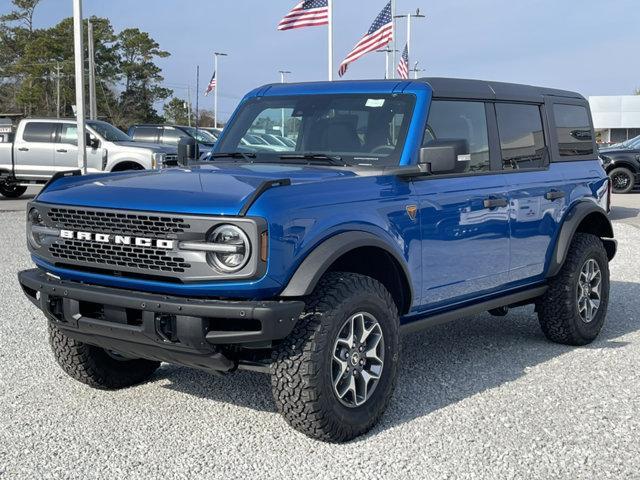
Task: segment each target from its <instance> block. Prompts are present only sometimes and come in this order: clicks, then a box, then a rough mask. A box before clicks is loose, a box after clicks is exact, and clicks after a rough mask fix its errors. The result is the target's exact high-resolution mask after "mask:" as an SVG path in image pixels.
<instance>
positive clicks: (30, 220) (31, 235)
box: [27, 208, 44, 248]
mask: <svg viewBox="0 0 640 480" xmlns="http://www.w3.org/2000/svg"><path fill="white" fill-rule="evenodd" d="M42 226H44V219H43V218H42V214H41V213H40V212H39V211H38V210H37V209H35V208H32V209H31V210H29V213H28V214H27V239H28V240H29V243H30V244H31V246H32V247H33V248H40V247H41V246H42V234H40V233H37V232H34V231H33V227H42Z"/></svg>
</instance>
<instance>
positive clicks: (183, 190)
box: [37, 163, 357, 215]
mask: <svg viewBox="0 0 640 480" xmlns="http://www.w3.org/2000/svg"><path fill="white" fill-rule="evenodd" d="M356 175H357V174H356V173H355V172H353V171H351V170H347V169H337V168H327V167H323V166H308V165H274V164H255V163H254V164H232V163H227V164H220V165H206V166H204V165H203V166H197V167H192V168H190V169H180V168H170V169H165V170H145V171H140V172H123V173H114V174H107V175H101V174H98V175H89V176H85V177H81V176H77V177H66V178H62V179H60V180H58V181H57V182H56V183H54V184H52V185H51V186H50V187H49V188H48V189H46V190H45V191H43V192H42V193H41V194H40V195H39V196H38V198H37V200H38V201H39V202H44V203H53V204H59V205H74V206H85V207H95V208H113V209H127V210H142V211H151V212H167V213H168V212H171V213H184V214H194V215H237V214H238V212H240V210H241V209H242V207H243V205H244V204H245V203H246V201H247V200H248V198H249V196H250V195H251V194H252V193H253V192H254V191H255V190H256V188H257V187H258V186H259V185H260V184H261V183H262V182H263V181H265V180H277V179H280V178H289V179H291V183H292V184H303V183H314V182H322V181H327V180H333V179H339V178H351V177H354V176H356ZM283 188H286V187H283Z"/></svg>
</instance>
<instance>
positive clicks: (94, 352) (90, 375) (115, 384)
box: [49, 324, 160, 390]
mask: <svg viewBox="0 0 640 480" xmlns="http://www.w3.org/2000/svg"><path fill="white" fill-rule="evenodd" d="M49 344H50V345H51V350H52V351H53V355H54V356H55V358H56V361H57V362H58V364H59V365H60V366H61V367H62V370H64V371H65V373H66V374H67V375H69V376H70V377H72V378H74V379H76V380H77V381H79V382H82V383H85V384H87V385H89V386H90V387H93V388H98V389H101V390H116V389H119V388H126V387H130V386H132V385H137V384H139V383H142V382H144V381H146V380H148V379H149V378H150V377H151V375H153V372H155V371H156V370H157V368H158V367H159V366H160V362H154V361H151V360H142V359H135V360H129V359H125V358H122V359H119V358H118V357H117V356H116V355H115V354H109V353H107V351H106V350H104V349H103V348H99V347H95V346H93V345H88V344H86V343H82V342H78V341H77V340H74V339H72V338H70V337H68V336H67V335H65V334H64V333H63V332H62V331H61V330H60V329H58V328H57V327H56V326H54V325H51V324H49Z"/></svg>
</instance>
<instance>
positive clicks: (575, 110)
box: [553, 104, 594, 157]
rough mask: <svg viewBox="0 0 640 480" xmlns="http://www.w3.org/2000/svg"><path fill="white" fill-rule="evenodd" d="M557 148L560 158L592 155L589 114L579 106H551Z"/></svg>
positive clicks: (591, 131)
mask: <svg viewBox="0 0 640 480" xmlns="http://www.w3.org/2000/svg"><path fill="white" fill-rule="evenodd" d="M553 116H554V119H555V122H556V134H557V136H558V148H559V150H560V156H561V157H576V156H582V155H592V154H593V153H594V151H593V130H592V128H591V121H590V120H589V112H588V111H587V108H586V107H583V106H581V105H561V104H556V105H554V106H553Z"/></svg>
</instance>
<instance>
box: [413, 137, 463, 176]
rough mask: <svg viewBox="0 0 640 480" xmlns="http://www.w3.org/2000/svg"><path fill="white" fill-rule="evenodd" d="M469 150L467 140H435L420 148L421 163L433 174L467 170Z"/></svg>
mask: <svg viewBox="0 0 640 480" xmlns="http://www.w3.org/2000/svg"><path fill="white" fill-rule="evenodd" d="M468 152H469V145H468V144H467V141H466V140H434V141H431V142H429V143H428V144H427V145H426V146H424V147H422V148H421V149H420V164H421V165H425V166H426V167H427V170H428V171H429V172H431V173H433V174H446V173H461V172H466V171H467V167H468V165H469V162H470V160H471V158H470V155H469V154H468Z"/></svg>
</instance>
